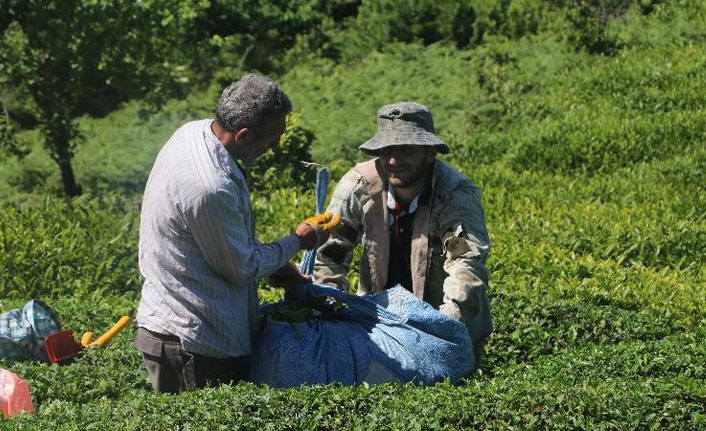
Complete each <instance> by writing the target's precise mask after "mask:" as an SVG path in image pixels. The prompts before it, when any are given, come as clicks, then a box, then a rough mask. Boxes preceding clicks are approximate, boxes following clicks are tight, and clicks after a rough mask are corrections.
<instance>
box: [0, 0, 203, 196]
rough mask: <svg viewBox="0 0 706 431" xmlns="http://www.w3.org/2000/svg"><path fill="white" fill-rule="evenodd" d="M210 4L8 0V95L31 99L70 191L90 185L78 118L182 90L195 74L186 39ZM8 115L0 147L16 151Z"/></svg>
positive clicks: (1, 10)
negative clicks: (76, 163) (81, 166)
mask: <svg viewBox="0 0 706 431" xmlns="http://www.w3.org/2000/svg"><path fill="white" fill-rule="evenodd" d="M208 4H209V2H208V1H204V0H180V1H169V0H143V1H140V2H133V1H130V0H0V97H6V96H7V95H12V96H13V97H14V98H15V100H16V101H18V102H19V103H21V104H22V105H25V106H28V107H30V108H31V111H32V112H33V114H34V119H33V121H34V122H36V125H37V127H38V128H39V130H40V131H41V134H42V137H43V144H44V147H45V148H46V150H47V151H48V152H49V155H50V156H51V158H52V159H53V160H54V161H55V162H56V163H57V165H58V166H59V169H60V171H61V180H62V183H63V188H64V191H65V193H66V194H67V195H69V196H77V195H79V194H80V193H81V187H80V186H79V185H78V184H77V182H76V179H75V177H74V172H73V168H72V165H71V161H72V158H73V155H74V151H75V149H76V146H77V144H79V143H80V141H81V133H80V131H79V130H78V128H77V126H76V123H75V122H74V119H75V118H77V117H79V116H81V115H85V114H89V115H104V114H106V113H107V112H109V111H110V110H112V109H114V108H115V107H117V105H118V104H119V103H121V102H123V101H125V100H128V99H131V98H141V99H146V100H148V101H150V102H152V103H159V102H161V101H163V100H166V98H167V97H173V96H175V95H177V94H179V93H180V91H181V90H182V89H183V85H184V84H185V83H187V82H188V81H189V68H188V66H187V65H188V63H189V61H190V53H191V52H190V50H191V49H192V48H191V44H190V43H188V42H187V41H188V40H189V36H190V32H192V31H194V29H193V25H194V23H195V22H196V19H197V17H198V16H199V15H200V14H201V12H202V11H203V10H205V9H206V8H208ZM4 105H5V103H3V115H4V116H5V120H7V115H6V113H7V112H8V110H7V109H5V108H4ZM10 116H11V115H10ZM5 122H6V125H5V126H4V127H3V131H4V133H3V134H2V137H3V141H4V143H0V146H5V147H7V148H10V149H11V150H12V149H13V148H16V146H13V145H12V133H11V132H12V128H11V127H9V126H10V123H9V121H5ZM106 145H110V143H106Z"/></svg>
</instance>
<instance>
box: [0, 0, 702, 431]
mask: <svg viewBox="0 0 706 431" xmlns="http://www.w3.org/2000/svg"><path fill="white" fill-rule="evenodd" d="M216 3H218V2H214V4H216ZM298 3H301V4H302V5H304V4H310V5H311V4H316V5H318V6H317V7H318V9H317V8H313V9H310V10H309V12H308V13H310V14H311V15H306V16H305V17H308V18H307V19H311V20H314V18H316V19H319V18H320V20H319V21H316V20H314V21H316V26H314V27H312V28H316V29H318V30H316V31H314V30H311V31H309V32H305V31H304V30H302V29H303V28H304V26H302V27H301V28H299V27H296V26H295V25H294V24H296V23H299V22H300V21H297V20H298V19H303V18H302V16H304V15H301V16H300V15H296V14H294V15H291V16H290V19H291V22H290V21H286V20H283V21H282V22H289V23H290V24H291V27H287V26H284V25H282V26H280V27H278V29H279V31H281V32H282V34H284V32H285V31H290V32H294V33H296V32H299V33H296V37H294V36H292V37H291V38H289V39H287V38H282V39H281V40H282V41H283V42H282V44H281V45H278V47H279V50H278V51H277V50H275V51H272V52H273V54H272V55H273V57H272V58H269V60H268V61H267V62H265V60H264V59H262V60H259V61H260V62H259V63H258V64H251V65H249V67H250V68H251V69H252V68H258V69H257V70H261V71H266V72H267V73H268V74H270V75H271V76H274V77H276V79H277V80H278V81H279V82H281V83H282V85H283V87H284V88H285V90H286V91H287V92H288V93H289V95H290V97H291V98H292V102H293V105H294V111H295V112H294V115H292V116H291V117H290V119H289V123H288V129H287V133H286V136H285V139H284V140H283V142H282V146H281V148H280V153H279V155H278V154H268V155H266V156H264V157H263V159H262V160H261V161H259V162H258V163H257V164H256V165H255V166H253V167H250V168H248V170H249V173H251V175H252V179H253V187H252V188H253V192H252V199H253V210H254V212H255V213H256V216H257V229H258V234H259V236H260V239H261V240H263V241H266V240H273V239H276V238H278V237H280V236H283V235H285V234H287V233H289V232H290V231H291V230H292V229H293V228H294V227H295V226H296V224H297V223H298V221H299V220H301V219H302V218H303V217H305V216H307V215H309V213H311V212H312V211H313V209H314V194H313V187H314V184H313V177H312V173H311V172H309V171H307V170H306V169H303V168H301V167H299V166H298V165H297V166H292V165H290V164H289V163H288V161H290V160H304V159H308V160H313V161H316V162H319V163H323V164H326V165H327V166H328V167H329V168H330V169H331V172H332V177H333V180H334V181H335V180H337V179H338V178H340V177H341V176H342V175H343V173H345V171H346V170H347V169H348V168H349V167H350V166H351V165H352V164H353V163H355V162H356V161H361V160H364V155H362V154H361V153H359V152H358V150H357V146H358V145H360V144H361V143H362V142H364V141H365V140H367V139H368V138H369V137H370V136H372V134H374V133H375V130H376V119H375V114H376V111H377V109H378V108H379V107H380V106H382V105H384V104H387V103H391V102H395V101H400V100H414V101H418V102H420V103H423V104H425V105H427V106H429V107H430V108H431V110H432V112H433V114H434V120H435V123H436V125H437V133H438V134H439V135H440V137H441V138H442V139H443V140H444V141H445V142H446V143H448V144H449V146H450V147H451V152H450V154H448V155H446V156H441V157H442V158H443V159H444V160H446V161H448V162H449V163H450V164H452V165H453V166H455V167H456V168H457V169H459V170H460V171H462V172H463V173H465V174H466V175H467V176H468V177H469V178H471V179H473V180H474V181H475V182H476V183H477V184H478V185H479V187H480V188H481V189H482V192H483V203H484V207H485V212H486V220H487V224H488V228H489V231H490V235H491V241H492V250H491V256H490V259H489V262H488V265H489V269H490V272H491V283H490V288H489V292H488V295H489V298H490V301H491V307H492V313H493V319H494V326H495V330H494V333H493V334H492V335H491V337H490V339H489V341H488V343H487V345H486V358H485V361H484V363H483V367H482V369H481V370H479V371H477V372H476V373H475V374H474V375H473V376H471V377H470V378H468V379H466V380H465V381H464V382H463V383H461V384H460V385H452V384H450V383H448V382H446V383H440V384H437V385H436V386H433V387H423V386H419V385H414V384H406V385H400V384H384V385H376V386H367V385H365V386H356V387H345V386H341V385H327V386H303V387H299V388H293V389H286V390H285V389H273V388H268V387H263V386H256V385H253V384H249V383H241V384H238V385H235V386H220V387H216V388H208V389H203V390H195V391H190V392H186V393H183V394H180V395H161V394H155V393H153V392H152V391H151V388H150V386H149V383H148V381H147V377H146V372H145V371H144V370H143V367H142V360H141V357H140V354H139V352H138V351H137V350H135V349H134V348H133V347H131V344H130V343H131V341H132V339H133V338H134V335H135V331H136V328H135V326H134V324H133V325H131V326H130V327H129V328H128V329H126V330H125V331H124V332H123V333H121V334H120V335H118V336H117V337H116V338H115V339H114V340H113V341H112V342H111V344H109V345H108V346H107V348H105V349H100V350H98V349H92V350H89V351H87V352H85V353H84V354H83V355H81V356H80V357H79V358H77V359H75V360H74V361H73V362H71V363H70V364H67V365H49V364H45V363H39V362H26V361H25V362H22V361H19V362H9V361H6V360H0V367H1V368H7V369H10V370H12V371H13V372H15V373H17V374H18V375H20V376H21V377H22V378H24V379H26V380H27V382H28V383H29V386H30V388H31V391H32V396H33V400H34V406H35V410H36V411H35V413H34V414H32V415H27V414H25V415H18V416H14V417H11V418H9V419H7V420H5V421H2V420H0V429H8V430H22V431H26V430H104V429H115V430H145V429H150V430H217V429H224V430H225V429H228V430H240V429H242V430H252V429H257V430H333V429H336V430H338V429H346V430H348V429H350V430H368V429H381V430H461V429H468V430H474V429H488V430H491V429H492V430H508V429H522V430H524V429H527V430H529V429H546V430H549V429H551V430H560V429H565V430H575V429H586V430H632V429H635V430H663V429H664V430H703V429H706V383H705V382H706V342H704V340H706V3H704V2H701V1H636V2H631V1H619V0H606V1H598V0H592V1H588V0H587V1H579V0H566V1H552V2H549V1H546V2H535V1H528V0H504V1H490V0H485V1H477V2H465V3H464V2H451V1H436V2H431V1H421V0H416V1H413V0H404V1H398V2H372V1H362V2H353V1H343V0H340V1H335V2H330V5H334V6H335V7H334V6H331V8H330V10H329V9H326V8H324V7H323V6H322V5H324V4H329V3H326V2H313V1H312V2H306V1H301V2H298ZM466 3H467V4H466ZM272 4H276V5H278V6H277V7H284V6H282V5H280V4H279V2H275V1H273V2H272ZM457 4H463V5H465V6H464V7H466V8H465V9H464V8H463V7H460V6H454V5H457ZM347 8H348V9H347ZM275 9H276V8H275ZM469 11H470V12H469ZM260 12H262V11H260ZM315 12H316V13H315ZM344 12H345V13H344ZM302 13H303V12H302ZM317 13H318V14H319V15H317ZM342 14H343V15H345V17H341V15H342ZM464 14H465V15H464ZM252 16H253V17H254V18H253V19H260V18H262V17H263V16H264V17H266V16H269V15H257V14H255V13H254V12H253V15H252ZM312 17H313V18H312ZM317 17H318V18H317ZM327 17H328V18H327ZM262 19H264V18H262ZM464 19H465V20H467V21H468V22H470V23H472V25H468V26H466V27H464V26H463V25H461V24H459V23H462V22H465V21H463V20H464ZM304 21H306V20H304ZM304 21H302V22H304ZM278 22H279V21H278ZM306 22H309V21H306ZM445 23H451V24H445ZM402 24H404V25H402ZM307 28H308V27H307ZM464 29H465V30H464ZM273 31H274V30H273ZM464 31H465V32H464ZM294 33H292V34H294ZM267 34H269V35H270V36H269V37H274V36H273V34H274V33H272V34H270V33H267ZM262 37H263V38H264V37H265V34H263V35H262ZM233 40H234V39H233ZM233 40H231V39H227V38H226V40H225V42H223V44H224V46H228V44H229V43H231V44H233V43H235V42H234V41H233ZM238 40H239V39H238ZM263 40H265V41H268V43H272V44H274V43H275V42H274V41H273V40H270V39H266V38H265V39H263ZM229 41H230V42H229ZM284 41H286V43H285V42H284ZM275 54H277V55H275ZM223 56H224V57H223V58H221V59H220V61H226V60H228V59H231V60H232V59H233V58H231V57H232V56H231V57H228V56H225V54H223ZM235 59H236V60H239V59H240V58H235ZM214 61H215V60H214ZM251 61H255V60H254V59H253V60H251ZM242 63H243V62H241V63H240V64H241V66H242ZM233 64H235V65H231V69H228V68H227V67H226V66H224V67H223V69H222V71H221V73H217V74H215V75H214V76H212V77H209V79H208V80H207V81H208V82H207V85H203V86H201V87H198V86H197V85H196V84H194V88H193V90H194V91H192V92H190V93H189V94H188V95H186V96H184V97H182V98H179V99H171V100H168V101H167V102H166V103H164V104H163V105H161V106H160V107H158V108H155V107H154V106H152V105H150V104H148V103H147V102H145V101H141V100H131V101H128V102H125V103H123V104H121V105H120V107H119V108H118V109H115V110H113V111H112V112H110V113H108V114H106V115H104V116H101V117H100V118H96V117H91V116H88V115H85V116H82V117H80V118H78V119H77V121H76V124H77V127H78V128H79V130H80V131H81V135H82V136H83V138H82V142H81V144H80V146H77V147H76V152H75V156H74V168H75V172H76V177H77V180H78V182H79V183H80V184H81V185H82V187H83V191H84V192H83V194H82V195H81V196H79V197H75V198H66V197H63V196H62V189H61V181H60V178H59V173H58V170H57V168H56V166H55V163H54V161H53V160H52V158H51V157H50V156H49V155H48V154H47V152H46V151H45V149H44V147H43V146H42V136H41V131H40V130H38V129H36V128H31V127H24V128H22V127H20V130H19V131H18V133H17V134H16V142H15V145H16V148H21V149H22V153H23V154H22V155H21V156H19V155H18V154H17V151H15V152H12V151H3V150H0V178H1V180H0V200H2V202H3V209H2V211H0V310H1V311H6V310H9V309H12V308H16V307H21V306H22V305H23V304H24V303H25V302H26V301H27V300H28V299H31V298H40V299H42V300H44V301H46V302H47V303H49V304H50V305H51V306H52V307H53V308H54V309H55V311H56V312H57V314H58V315H59V317H60V319H61V320H62V322H63V324H64V326H65V327H68V328H71V329H72V330H73V331H74V333H75V334H80V333H83V332H84V331H89V330H90V331H94V332H97V333H100V332H103V331H105V330H106V329H107V328H109V327H110V325H111V324H112V323H113V322H114V321H116V320H117V318H118V317H119V316H120V315H121V314H131V315H133V316H134V313H135V310H136V307H137V304H138V302H139V297H140V286H141V282H142V280H141V278H140V274H139V271H138V268H137V239H138V228H139V206H140V199H141V193H142V191H143V188H144V183H145V180H146V178H147V175H148V174H149V169H150V167H151V165H152V162H153V160H154V158H155V156H156V154H157V152H158V151H159V149H160V147H161V145H162V144H163V143H164V142H165V141H166V139H167V138H168V137H169V135H170V134H171V133H172V132H173V131H174V130H175V129H176V127H178V126H179V125H180V124H181V123H183V122H185V121H188V120H191V119H195V118H207V117H209V116H211V115H212V112H213V108H212V107H213V105H214V104H215V101H216V99H217V96H218V89H219V88H220V87H221V85H222V84H223V82H227V80H228V79H229V77H231V76H235V77H236V78H237V76H238V75H237V74H239V73H241V72H242V71H241V70H240V69H238V67H240V66H238V63H237V62H234V63H233ZM246 66H248V65H247V64H246ZM245 68H247V67H245ZM229 74H235V75H229ZM332 186H333V184H332ZM355 270H356V268H355V265H354V267H353V268H352V271H351V274H350V277H351V278H355V277H356V273H355V272H356V271H355ZM260 294H261V299H262V301H264V302H272V301H277V300H279V299H280V298H281V297H282V292H281V291H279V290H276V289H269V288H267V287H266V286H265V284H264V283H263V284H262V285H261V288H260Z"/></svg>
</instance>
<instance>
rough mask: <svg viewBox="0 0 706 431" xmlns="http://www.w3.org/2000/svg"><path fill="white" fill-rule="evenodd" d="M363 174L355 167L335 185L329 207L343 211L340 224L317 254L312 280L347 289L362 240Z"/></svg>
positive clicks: (336, 211) (332, 209)
mask: <svg viewBox="0 0 706 431" xmlns="http://www.w3.org/2000/svg"><path fill="white" fill-rule="evenodd" d="M361 181H362V177H361V176H360V175H359V174H358V173H357V172H356V171H355V170H353V169H351V170H350V171H348V173H346V175H344V176H343V178H341V180H340V181H339V182H338V184H337V185H336V188H335V189H334V191H333V195H332V196H331V203H330V204H329V206H328V208H327V211H330V212H332V213H334V214H340V215H341V226H340V228H339V229H338V230H336V231H335V232H334V233H333V234H331V236H330V237H329V239H328V241H326V242H325V243H324V244H323V245H322V246H321V247H319V250H318V252H317V255H316V262H315V263H314V275H313V280H314V282H315V283H321V284H328V285H332V286H335V287H337V288H339V289H341V290H343V291H344V292H345V291H348V289H349V283H348V279H347V278H346V275H347V274H348V270H349V268H350V264H351V260H352V259H353V250H354V249H355V247H356V245H358V244H359V243H360V237H361V234H360V231H361V220H362V219H361V214H362V211H361V205H360V201H359V199H358V196H357V195H356V191H357V190H359V188H360V182H361Z"/></svg>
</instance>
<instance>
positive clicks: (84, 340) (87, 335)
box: [81, 332, 93, 348]
mask: <svg viewBox="0 0 706 431" xmlns="http://www.w3.org/2000/svg"><path fill="white" fill-rule="evenodd" d="M92 338H93V332H84V333H83V337H81V345H82V346H83V347H84V348H86V347H88V346H89V345H90V344H91V339H92Z"/></svg>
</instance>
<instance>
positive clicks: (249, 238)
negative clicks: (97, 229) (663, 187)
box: [137, 120, 299, 358]
mask: <svg viewBox="0 0 706 431" xmlns="http://www.w3.org/2000/svg"><path fill="white" fill-rule="evenodd" d="M211 123H212V120H201V121H193V122H190V123H187V124H185V125H183V126H182V127H181V128H179V129H178V130H177V131H176V132H175V133H174V135H172V137H171V138H170V139H169V141H168V142H167V143H166V145H165V146H164V147H163V148H162V150H161V151H160V153H159V155H158V156H157V160H156V161H155V164H154V166H153V167H152V172H150V176H149V179H148V181H147V186H146V187H145V194H144V198H143V201H142V213H141V219H140V246H139V259H140V271H141V273H142V275H143V277H144V279H145V281H144V285H143V287H142V299H141V301H140V306H139V309H138V311H137V323H138V325H139V326H140V327H143V328H146V329H148V330H150V331H154V332H159V333H163V334H171V335H176V336H177V337H179V338H180V339H181V343H182V345H183V347H184V349H185V350H187V351H188V352H192V353H197V354H201V355H207V356H211V357H215V358H224V357H234V356H241V355H245V354H248V353H250V351H251V346H252V342H253V339H254V336H255V335H256V333H257V331H258V327H257V304H258V301H257V288H256V283H255V282H256V280H257V279H258V278H261V277H264V276H267V275H270V274H271V273H272V272H274V271H275V270H277V269H278V268H280V267H281V266H282V265H284V264H285V263H286V262H287V261H288V260H289V259H291V258H292V257H293V256H294V255H295V254H296V252H297V251H298V250H299V240H298V238H297V237H296V236H295V235H293V234H292V235H289V236H287V237H284V238H282V239H280V240H278V241H274V242H272V243H267V244H263V243H260V242H259V241H258V240H257V239H256V238H255V228H254V221H253V216H252V212H251V208H250V195H249V193H248V187H247V184H246V183H245V178H244V176H243V173H242V172H241V171H240V169H239V168H238V165H237V164H236V163H235V161H234V160H233V159H232V158H231V157H230V155H229V154H228V152H227V151H226V149H225V148H224V147H223V145H222V144H221V143H220V141H219V140H218V138H217V137H216V136H215V134H214V133H213V131H212V130H211Z"/></svg>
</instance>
